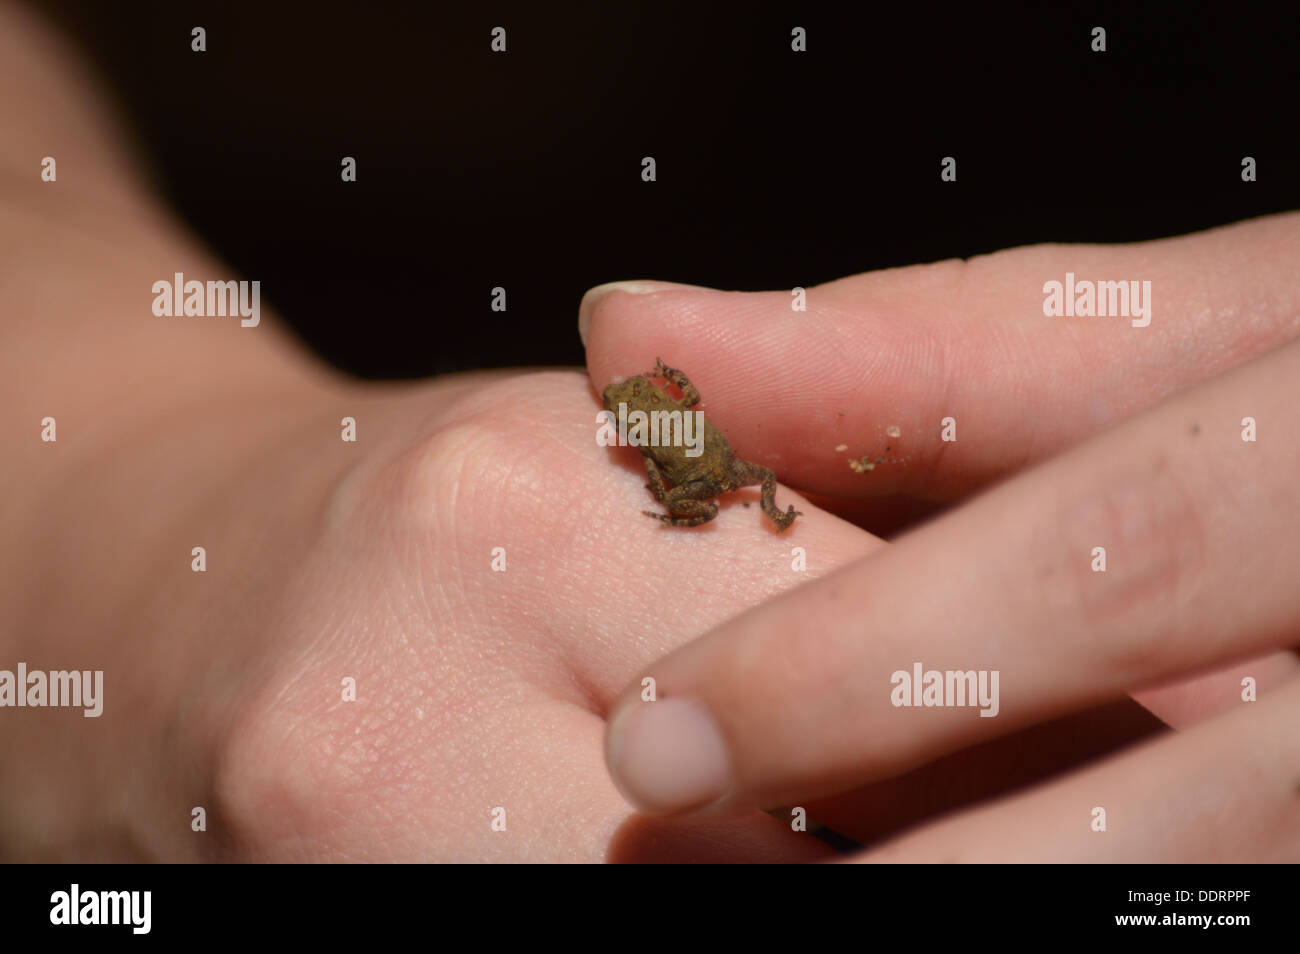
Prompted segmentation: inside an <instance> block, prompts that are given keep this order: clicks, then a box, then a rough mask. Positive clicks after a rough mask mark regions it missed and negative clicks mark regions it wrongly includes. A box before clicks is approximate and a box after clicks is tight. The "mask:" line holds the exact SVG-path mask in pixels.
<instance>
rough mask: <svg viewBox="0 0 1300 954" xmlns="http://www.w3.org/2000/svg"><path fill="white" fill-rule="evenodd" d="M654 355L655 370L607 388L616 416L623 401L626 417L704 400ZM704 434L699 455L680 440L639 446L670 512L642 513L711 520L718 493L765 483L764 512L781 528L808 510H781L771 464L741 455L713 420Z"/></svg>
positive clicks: (692, 522) (681, 523)
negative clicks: (674, 392) (669, 387)
mask: <svg viewBox="0 0 1300 954" xmlns="http://www.w3.org/2000/svg"><path fill="white" fill-rule="evenodd" d="M655 360H656V364H655V367H654V370H653V371H650V372H648V373H646V374H644V375H640V374H638V375H636V376H635V377H631V378H628V379H627V380H626V381H623V382H616V383H613V384H611V385H610V386H609V387H607V388H605V393H604V395H603V402H604V405H605V410H607V411H610V412H612V413H613V414H614V416H615V417H616V418H617V417H619V413H620V408H619V405H620V404H621V405H623V412H624V415H625V417H624V423H625V422H626V415H629V414H631V413H632V412H633V411H643V412H645V413H646V414H647V415H650V414H651V413H652V412H654V411H668V412H672V411H681V412H682V415H683V418H684V417H685V415H687V414H689V413H691V412H690V411H689V410H688V408H690V407H691V406H692V405H695V404H698V403H699V400H700V392H699V391H697V390H695V387H694V385H692V384H691V382H690V381H689V380H687V377H686V375H684V374H682V372H680V371H678V370H676V369H675V368H670V367H667V366H666V365H665V364H664V363H663V360H662V359H660V358H656V359H655ZM650 378H660V379H662V380H664V381H668V382H670V383H672V384H675V385H677V387H679V388H680V389H681V392H682V399H681V400H680V401H678V400H675V399H674V398H672V397H669V395H668V394H667V392H665V391H664V390H662V389H661V388H659V387H658V386H657V385H655V384H654V383H652V382H651V381H650ZM703 437H704V446H703V452H702V453H701V454H700V455H699V456H697V457H690V456H688V455H687V454H686V450H687V448H686V447H685V446H683V445H681V444H677V445H674V446H656V445H647V446H642V447H640V448H638V449H639V450H640V451H641V457H642V459H643V460H644V461H645V469H646V473H647V474H648V475H649V477H650V483H648V484H646V488H647V489H648V490H649V491H650V492H651V493H652V494H654V497H655V500H657V501H659V502H660V503H661V504H663V505H664V506H665V507H667V508H668V513H666V514H662V513H654V512H653V511H650V510H643V511H642V513H644V514H645V515H646V516H648V517H654V518H655V519H657V520H662V521H663V522H664V523H666V524H669V525H671V526H674V527H695V526H699V525H700V524H702V523H708V522H709V521H710V520H712V519H713V518H714V517H716V516H717V515H718V504H717V501H716V499H715V498H716V497H717V496H718V495H719V494H724V493H727V492H728V491H732V490H737V489H739V488H740V487H749V486H751V485H753V484H761V485H762V499H761V503H762V506H763V512H764V513H765V514H767V515H768V516H769V517H770V518H771V519H772V522H773V523H775V524H776V526H777V529H778V530H784V529H786V528H787V527H788V526H790V524H792V523H794V518H795V517H801V516H803V514H802V513H800V512H799V511H797V510H795V509H794V507H790V508H789V509H788V510H786V511H785V512H784V513H782V512H781V508H779V507H778V506H777V505H776V474H774V473H772V471H771V470H770V469H768V468H767V467H763V466H761V465H759V464H752V463H750V462H749V461H747V460H741V459H740V458H739V457H737V456H736V452H735V451H733V450H732V449H731V445H730V444H729V443H728V442H727V439H726V438H725V437H723V436H722V432H721V431H719V430H718V429H717V428H715V427H714V426H713V425H712V424H710V423H709V422H708V421H705V422H704V435H703Z"/></svg>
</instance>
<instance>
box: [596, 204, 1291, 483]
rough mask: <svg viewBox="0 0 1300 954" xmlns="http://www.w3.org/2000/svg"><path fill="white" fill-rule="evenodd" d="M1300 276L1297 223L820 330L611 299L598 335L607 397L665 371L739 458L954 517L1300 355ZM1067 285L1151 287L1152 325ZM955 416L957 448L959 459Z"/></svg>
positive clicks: (924, 280) (849, 318)
mask: <svg viewBox="0 0 1300 954" xmlns="http://www.w3.org/2000/svg"><path fill="white" fill-rule="evenodd" d="M1297 272H1300V214H1295V213H1292V214H1288V215H1279V216H1273V217H1269V218H1262V219H1256V220H1253V221H1249V222H1244V223H1239V224H1236V225H1231V226H1227V227H1224V228H1219V229H1213V230H1210V231H1207V232H1201V233H1197V234H1194V235H1188V236H1182V237H1179V238H1172V239H1163V240H1160V241H1155V242H1141V243H1134V244H1130V245H1035V246H1029V247H1026V248H1017V249H1010V250H1007V251H1001V252H996V253H994V254H992V255H983V256H977V257H975V258H972V259H970V260H967V261H960V260H951V261H945V262H938V263H934V264H930V265H918V266H912V267H908V268H897V269H888V270H885V271H880V272H873V273H868V274H864V275H856V276H853V277H851V278H845V279H841V280H839V281H834V282H829V283H827V284H825V285H818V286H816V287H813V288H811V289H809V290H808V292H807V311H806V312H798V311H792V310H791V302H792V297H791V294H790V292H789V291H777V292H763V293H737V292H722V291H714V290H710V289H702V288H695V287H691V286H680V285H670V284H664V283H654V282H638V283H631V285H630V291H631V292H633V293H629V292H628V290H625V289H620V287H619V286H618V285H615V286H600V287H598V288H595V289H592V290H591V291H590V292H588V293H587V295H586V296H585V297H584V299H583V302H582V307H581V309H580V313H581V319H580V321H581V324H582V326H583V328H584V329H585V336H586V337H585V340H586V344H587V360H588V369H589V371H590V374H591V380H592V382H593V384H594V385H595V386H596V388H597V389H598V390H599V389H601V388H604V387H605V385H606V384H608V383H609V382H610V381H611V380H613V378H614V377H615V376H619V375H622V376H627V375H631V374H638V373H642V372H644V371H645V370H647V369H648V368H649V367H650V366H651V365H653V363H654V360H655V357H656V356H662V357H663V359H664V360H665V361H666V362H667V363H668V364H669V365H671V366H673V367H679V368H681V369H683V370H684V371H686V373H687V374H689V375H690V376H691V379H692V380H693V381H694V383H695V384H696V385H697V386H698V387H699V389H700V392H701V394H702V395H703V399H704V403H703V405H702V408H703V409H704V410H705V412H706V413H707V414H708V416H709V419H710V421H711V422H712V423H713V424H715V425H716V426H718V427H720V428H721V429H722V431H723V432H724V433H725V434H726V435H727V437H728V439H729V440H730V441H731V443H732V444H733V446H734V447H735V449H736V450H737V452H739V453H740V455H741V456H742V457H745V458H746V459H750V460H754V461H756V462H758V463H760V464H765V465H767V466H770V467H772V468H773V469H775V470H776V471H777V473H778V475H779V476H780V477H781V478H782V480H785V481H788V482H790V483H792V484H794V485H795V486H798V487H800V488H802V489H806V490H810V491H813V492H816V493H825V494H833V495H841V496H842V495H855V496H871V495H879V494H892V493H904V494H907V495H910V496H915V497H920V498H925V499H952V498H953V497H956V496H959V495H961V494H963V493H965V492H967V491H969V490H970V489H971V488H974V487H978V486H981V485H983V484H986V483H988V482H989V481H991V480H993V479H995V478H997V477H1000V476H1002V475H1004V474H1006V473H1008V472H1009V471H1012V470H1015V469H1017V468H1019V467H1020V466H1022V465H1023V464H1025V463H1028V462H1034V461H1038V460H1041V459H1044V458H1046V457H1048V456H1050V455H1051V454H1053V453H1055V452H1056V451H1058V450H1060V449H1062V448H1064V447H1066V446H1069V445H1070V444H1073V443H1075V442H1077V441H1078V440H1080V439H1081V438H1083V437H1085V436H1087V435H1089V434H1092V433H1094V432H1096V431H1098V430H1100V429H1101V428H1103V427H1104V426H1106V425H1108V424H1110V423H1112V422H1114V421H1117V420H1120V419H1122V418H1124V417H1126V416H1128V415H1130V414H1132V413H1133V412H1134V411H1135V410H1138V409H1140V408H1143V407H1146V406H1149V405H1150V404H1153V403H1155V402H1156V401H1157V400H1158V399H1160V398H1162V397H1164V396H1166V395H1169V394H1171V393H1173V392H1175V391H1177V390H1180V389H1182V388H1185V387H1188V386H1190V385H1192V384H1194V383H1196V382H1198V381H1201V380H1203V379H1206V378H1208V377H1211V376H1213V375H1215V374H1217V373H1218V372H1220V371H1223V370H1225V369H1227V368H1229V367H1232V366H1233V365H1236V364H1238V363H1240V362H1242V361H1245V360H1247V359H1249V358H1252V357H1255V356H1258V355H1260V354H1263V353H1264V352H1266V351H1268V350H1270V349H1271V348H1274V347H1276V346H1278V345H1279V344H1281V343H1283V342H1285V341H1288V340H1291V339H1292V338H1294V337H1295V336H1296V335H1297V333H1298V332H1300V326H1298V325H1297V322H1296V320H1295V316H1296V315H1297V313H1300V283H1297V282H1296V281H1295V275H1296V274H1297ZM1067 273H1072V274H1073V275H1075V276H1077V278H1078V279H1079V280H1080V281H1084V280H1089V281H1134V280H1136V281H1139V287H1141V284H1140V283H1141V282H1143V281H1149V282H1150V283H1151V286H1150V288H1151V293H1150V301H1149V303H1150V305H1151V319H1150V324H1149V325H1148V326H1147V327H1133V325H1132V320H1131V319H1124V318H1084V317H1051V318H1049V317H1046V316H1045V315H1044V313H1043V308H1044V300H1045V298H1046V295H1045V294H1044V290H1043V289H1044V285H1045V283H1047V282H1049V281H1059V282H1062V283H1064V282H1065V281H1066V274H1067ZM1117 304H1118V302H1117ZM1137 320H1140V319H1137ZM1030 410H1032V412H1033V413H1032V414H1028V413H1026V412H1027V411H1030ZM949 417H951V418H952V419H953V420H954V421H955V429H956V430H955V433H956V437H957V440H956V442H951V441H944V440H941V436H942V435H941V429H942V425H941V422H942V421H943V420H944V419H945V418H949ZM878 460H879V463H877V461H878Z"/></svg>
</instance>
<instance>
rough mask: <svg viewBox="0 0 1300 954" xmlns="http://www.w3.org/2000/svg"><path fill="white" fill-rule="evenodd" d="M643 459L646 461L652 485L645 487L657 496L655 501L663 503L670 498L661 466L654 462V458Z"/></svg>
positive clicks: (646, 469) (647, 474)
mask: <svg viewBox="0 0 1300 954" xmlns="http://www.w3.org/2000/svg"><path fill="white" fill-rule="evenodd" d="M641 459H642V460H643V461H645V472H646V476H647V477H649V478H650V483H648V484H646V485H645V489H646V490H648V491H650V493H652V494H654V495H655V500H657V501H659V502H660V503H663V502H664V500H665V499H666V498H667V496H668V485H667V484H666V483H664V475H663V474H661V473H659V465H658V464H656V463H655V462H654V458H652V457H643V458H641Z"/></svg>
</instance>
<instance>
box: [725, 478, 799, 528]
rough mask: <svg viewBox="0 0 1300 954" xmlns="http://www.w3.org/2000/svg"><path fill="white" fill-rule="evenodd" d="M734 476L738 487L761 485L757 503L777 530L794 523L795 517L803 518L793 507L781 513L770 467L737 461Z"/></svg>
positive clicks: (774, 479) (774, 480)
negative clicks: (737, 478)
mask: <svg viewBox="0 0 1300 954" xmlns="http://www.w3.org/2000/svg"><path fill="white" fill-rule="evenodd" d="M736 476H737V477H739V478H740V479H739V480H738V481H737V484H736V486H738V487H749V486H751V485H753V484H760V485H761V489H760V491H759V502H760V504H762V507H763V513H765V514H767V515H768V516H769V517H770V518H771V519H772V522H773V523H774V524H776V528H777V529H778V530H784V529H785V528H786V527H788V526H790V524H792V523H794V518H795V517H802V516H803V514H802V513H801V512H800V511H798V510H795V509H794V507H790V508H789V509H788V510H786V511H785V512H784V513H782V512H781V508H780V507H778V506H777V505H776V474H774V473H772V470H771V468H770V467H764V466H763V465H762V464H751V463H750V462H749V461H737V462H736Z"/></svg>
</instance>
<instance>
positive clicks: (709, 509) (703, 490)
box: [641, 482, 718, 527]
mask: <svg viewBox="0 0 1300 954" xmlns="http://www.w3.org/2000/svg"><path fill="white" fill-rule="evenodd" d="M712 494H713V491H712V490H710V489H709V488H708V487H706V486H703V485H700V484H698V483H695V482H692V483H686V484H682V485H681V486H680V487H674V488H673V489H672V490H670V491H668V496H667V499H666V500H665V501H664V503H665V505H666V506H667V507H668V512H667V513H653V512H651V511H649V510H643V511H641V512H642V513H644V514H648V515H649V516H651V517H654V518H655V519H656V520H662V521H663V522H664V523H666V524H668V525H669V526H670V527H698V526H699V525H700V524H702V523H708V522H709V521H710V520H712V519H713V518H714V517H716V516H717V515H718V502H717V501H716V500H714V499H712Z"/></svg>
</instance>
